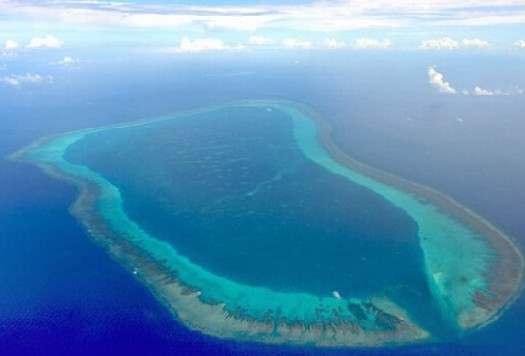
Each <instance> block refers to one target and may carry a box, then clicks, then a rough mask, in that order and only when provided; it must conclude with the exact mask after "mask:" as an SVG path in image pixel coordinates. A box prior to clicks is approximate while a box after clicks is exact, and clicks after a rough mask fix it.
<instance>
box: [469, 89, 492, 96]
mask: <svg viewBox="0 0 525 356" xmlns="http://www.w3.org/2000/svg"><path fill="white" fill-rule="evenodd" d="M473 93H474V95H494V94H495V93H494V92H493V91H490V90H487V89H483V88H480V87H475V88H474V91H473Z"/></svg>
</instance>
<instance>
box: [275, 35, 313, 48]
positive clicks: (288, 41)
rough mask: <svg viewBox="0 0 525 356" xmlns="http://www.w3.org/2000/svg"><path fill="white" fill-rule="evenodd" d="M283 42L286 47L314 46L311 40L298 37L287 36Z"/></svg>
mask: <svg viewBox="0 0 525 356" xmlns="http://www.w3.org/2000/svg"><path fill="white" fill-rule="evenodd" d="M281 44H282V45H283V46H284V47H286V48H303V49H304V48H310V47H312V42H311V41H302V40H299V39H297V38H285V39H284V40H283V41H282V42H281Z"/></svg>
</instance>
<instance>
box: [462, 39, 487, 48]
mask: <svg viewBox="0 0 525 356" xmlns="http://www.w3.org/2000/svg"><path fill="white" fill-rule="evenodd" d="M461 44H462V46H463V47H476V48H490V43H488V42H487V41H485V40H481V39H479V38H473V39H464V40H463V41H461Z"/></svg>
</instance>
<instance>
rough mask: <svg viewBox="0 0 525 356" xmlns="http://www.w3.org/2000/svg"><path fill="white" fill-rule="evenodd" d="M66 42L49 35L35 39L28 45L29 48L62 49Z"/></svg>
mask: <svg viewBox="0 0 525 356" xmlns="http://www.w3.org/2000/svg"><path fill="white" fill-rule="evenodd" d="M63 45H64V42H62V41H60V40H59V39H58V38H56V37H55V36H50V35H47V36H45V37H33V38H32V39H31V41H29V43H28V44H27V46H26V47H27V48H60V47H62V46H63Z"/></svg>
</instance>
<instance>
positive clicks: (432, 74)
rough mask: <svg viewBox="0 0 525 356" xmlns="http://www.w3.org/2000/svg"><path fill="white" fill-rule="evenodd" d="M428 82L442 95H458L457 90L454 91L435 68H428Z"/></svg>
mask: <svg viewBox="0 0 525 356" xmlns="http://www.w3.org/2000/svg"><path fill="white" fill-rule="evenodd" d="M428 82H429V83H430V85H431V86H432V87H434V88H436V89H437V90H439V91H440V92H441V93H447V94H455V93H456V89H454V88H453V87H452V86H451V85H450V83H449V82H446V81H445V80H444V77H443V74H441V73H439V72H438V71H437V70H436V69H435V68H434V67H428Z"/></svg>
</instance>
